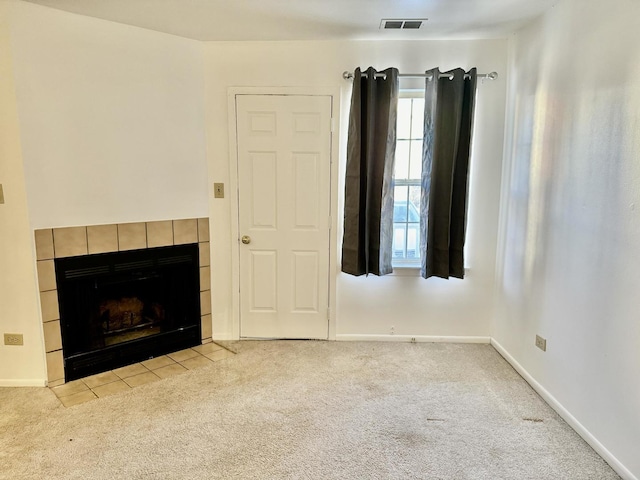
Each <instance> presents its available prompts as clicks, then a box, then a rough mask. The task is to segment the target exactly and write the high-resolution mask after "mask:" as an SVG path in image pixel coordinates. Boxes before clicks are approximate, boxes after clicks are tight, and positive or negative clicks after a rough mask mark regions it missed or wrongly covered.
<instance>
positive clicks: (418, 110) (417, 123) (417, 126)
mask: <svg viewBox="0 0 640 480" xmlns="http://www.w3.org/2000/svg"><path fill="white" fill-rule="evenodd" d="M423 128H424V98H414V99H413V111H412V115H411V138H422V137H423Z"/></svg>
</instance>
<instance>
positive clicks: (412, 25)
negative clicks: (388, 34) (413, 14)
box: [380, 18, 428, 30]
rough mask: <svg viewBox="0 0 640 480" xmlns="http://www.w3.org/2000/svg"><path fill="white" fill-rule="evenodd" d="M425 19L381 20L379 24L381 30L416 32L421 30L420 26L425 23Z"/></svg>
mask: <svg viewBox="0 0 640 480" xmlns="http://www.w3.org/2000/svg"><path fill="white" fill-rule="evenodd" d="M427 20H428V19H427V18H412V19H400V18H383V19H382V21H381V22H380V29H381V30H418V29H420V28H422V24H423V23H424V22H426V21H427Z"/></svg>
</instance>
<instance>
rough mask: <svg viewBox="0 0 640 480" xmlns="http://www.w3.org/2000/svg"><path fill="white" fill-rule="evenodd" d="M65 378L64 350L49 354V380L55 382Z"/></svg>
mask: <svg viewBox="0 0 640 480" xmlns="http://www.w3.org/2000/svg"><path fill="white" fill-rule="evenodd" d="M61 378H64V360H63V358H62V350H57V351H55V352H49V353H47V380H49V381H50V382H53V381H55V380H60V379H61Z"/></svg>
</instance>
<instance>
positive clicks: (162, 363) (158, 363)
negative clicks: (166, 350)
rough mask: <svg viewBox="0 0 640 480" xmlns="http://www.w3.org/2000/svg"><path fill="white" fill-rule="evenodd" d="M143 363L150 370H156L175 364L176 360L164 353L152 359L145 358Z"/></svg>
mask: <svg viewBox="0 0 640 480" xmlns="http://www.w3.org/2000/svg"><path fill="white" fill-rule="evenodd" d="M141 363H142V365H144V366H145V367H147V368H148V369H149V370H156V369H157V368H161V367H166V366H167V365H173V364H174V363H176V362H174V361H173V360H171V359H170V358H169V357H167V356H166V355H162V356H160V357H156V358H152V359H150V360H145V361H144V362H141Z"/></svg>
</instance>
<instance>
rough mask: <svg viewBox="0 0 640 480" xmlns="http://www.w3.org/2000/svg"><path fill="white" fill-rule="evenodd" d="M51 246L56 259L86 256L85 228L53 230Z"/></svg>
mask: <svg viewBox="0 0 640 480" xmlns="http://www.w3.org/2000/svg"><path fill="white" fill-rule="evenodd" d="M53 246H54V252H55V257H56V258H64V257H76V256H78V255H87V253H88V249H87V227H66V228H54V229H53Z"/></svg>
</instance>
